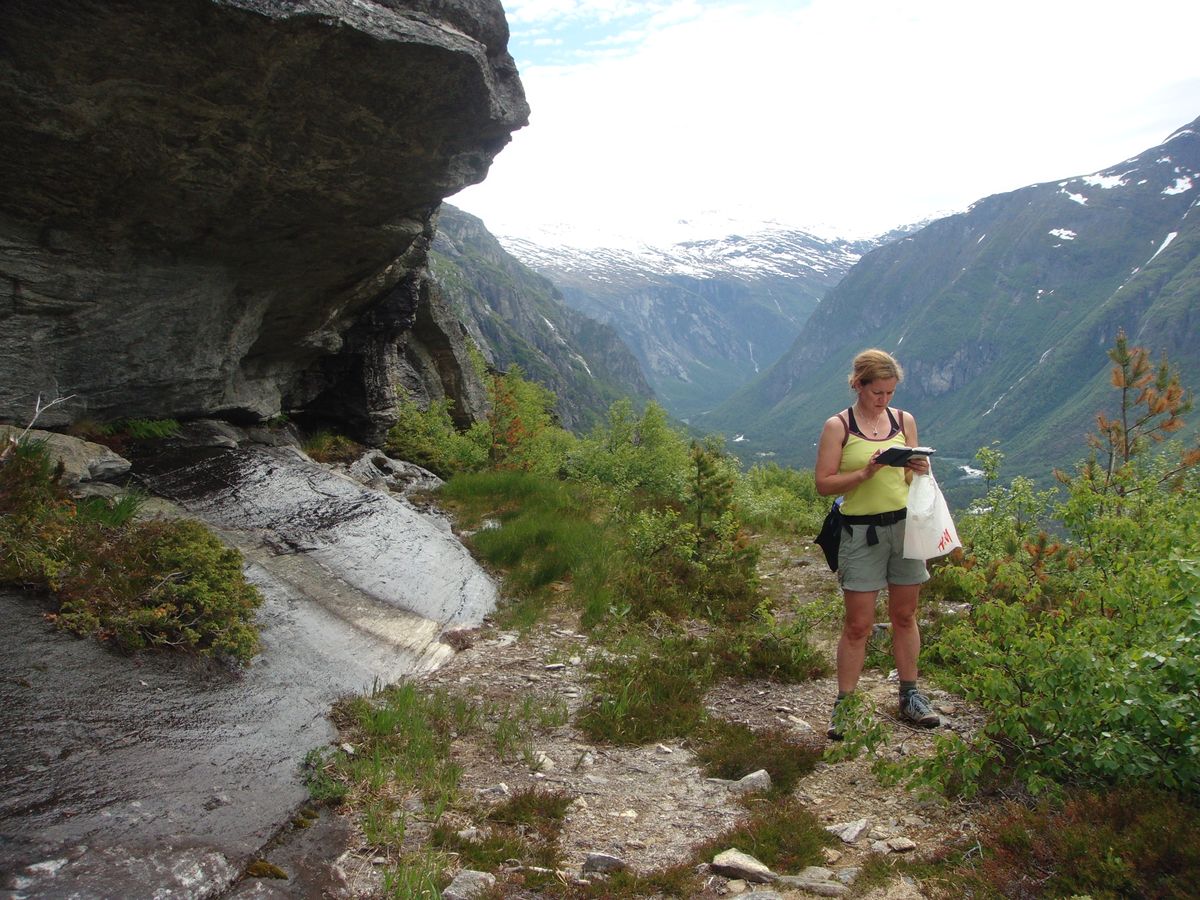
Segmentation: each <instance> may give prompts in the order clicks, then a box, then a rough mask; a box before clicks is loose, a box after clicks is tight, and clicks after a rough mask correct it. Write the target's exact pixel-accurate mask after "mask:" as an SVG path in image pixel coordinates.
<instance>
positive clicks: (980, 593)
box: [902, 337, 1200, 796]
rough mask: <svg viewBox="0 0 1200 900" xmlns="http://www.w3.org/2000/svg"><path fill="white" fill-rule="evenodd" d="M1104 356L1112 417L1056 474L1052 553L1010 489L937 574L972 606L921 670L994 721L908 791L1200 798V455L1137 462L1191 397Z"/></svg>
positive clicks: (1137, 363) (1171, 452) (1136, 362)
mask: <svg viewBox="0 0 1200 900" xmlns="http://www.w3.org/2000/svg"><path fill="white" fill-rule="evenodd" d="M1110 356H1111V357H1112V359H1113V362H1114V370H1113V384H1114V385H1115V386H1116V387H1117V388H1118V389H1119V390H1120V391H1121V402H1120V408H1119V411H1118V415H1117V416H1116V417H1115V418H1114V419H1108V418H1107V417H1105V416H1103V415H1101V416H1100V417H1099V423H1100V426H1101V429H1100V433H1099V434H1098V435H1097V436H1095V437H1094V438H1093V440H1092V442H1091V443H1092V446H1093V448H1094V449H1095V451H1096V452H1095V454H1094V455H1093V456H1092V457H1091V458H1089V459H1087V460H1085V461H1084V462H1083V463H1081V464H1080V465H1079V466H1078V467H1077V469H1076V472H1075V473H1074V474H1071V475H1067V474H1064V473H1059V479H1060V481H1061V482H1062V483H1063V485H1064V486H1065V487H1064V494H1063V496H1062V498H1061V499H1060V501H1059V502H1058V503H1057V505H1056V506H1055V508H1054V512H1055V514H1056V517H1057V519H1058V521H1059V522H1060V529H1061V534H1062V537H1061V538H1057V539H1056V538H1051V537H1050V536H1049V535H1047V534H1046V533H1044V532H1042V533H1038V534H1033V533H1032V532H1033V524H1032V518H1031V517H1029V516H1023V515H1021V514H1020V511H1021V510H1025V511H1026V512H1032V511H1033V510H1035V509H1036V507H1037V505H1038V503H1037V502H1031V501H1033V500H1034V499H1035V498H1034V497H1033V495H1031V494H1030V493H1029V492H1028V491H1027V490H1026V489H1025V488H1024V487H1022V486H1020V485H1014V487H1013V488H1012V489H1011V491H1010V492H1009V493H1008V494H1007V496H1006V497H1002V499H1004V500H1005V501H1006V502H1005V503H997V504H995V505H993V506H992V507H991V508H990V509H987V508H985V509H982V510H980V511H979V512H978V513H976V514H975V515H973V516H968V517H967V524H966V527H965V528H964V532H965V533H966V534H968V535H971V536H973V537H978V540H979V544H978V549H977V548H976V546H975V545H974V544H968V546H967V547H965V548H964V551H965V552H964V553H963V554H961V555H960V556H959V557H957V558H956V559H953V560H951V561H950V562H949V563H947V564H944V565H943V566H942V567H941V568H940V570H939V572H938V576H937V579H935V585H938V584H940V585H941V586H942V587H941V588H940V590H941V591H942V592H943V594H946V593H950V592H951V591H960V590H965V591H968V592H972V593H974V594H975V596H974V598H973V600H974V603H973V606H972V609H971V612H970V614H969V616H967V617H966V618H964V619H963V620H961V621H959V622H957V623H955V624H952V625H950V626H948V627H946V628H945V630H944V632H943V633H942V635H941V637H940V639H939V640H938V642H937V643H936V644H934V645H931V646H930V647H929V652H927V653H926V654H925V659H926V661H927V662H928V663H930V664H932V665H933V666H935V667H937V668H938V669H939V677H940V678H941V680H942V681H943V682H944V683H946V684H947V686H948V687H950V688H952V689H953V690H955V691H956V692H958V693H960V694H961V695H962V696H963V697H965V698H966V699H967V701H968V702H971V703H975V704H978V705H979V706H981V707H982V708H983V709H984V710H985V711H986V713H987V715H988V719H987V722H986V724H985V725H984V727H983V729H982V730H981V731H980V732H979V734H978V735H976V736H975V737H974V738H971V739H970V740H967V739H964V738H961V737H957V736H956V737H948V738H947V737H943V738H939V741H938V747H937V752H936V753H935V755H934V756H933V757H931V758H929V759H927V760H923V761H917V762H916V763H915V764H913V765H910V766H905V767H902V768H903V769H904V770H905V771H906V772H907V773H908V775H910V776H915V780H916V781H917V783H923V784H927V785H935V786H938V787H940V788H942V789H949V790H957V791H960V792H962V793H966V794H972V793H975V792H976V791H978V790H979V789H980V788H981V787H987V786H989V785H994V784H997V783H999V782H1000V781H1002V780H1004V779H1007V778H1015V779H1017V780H1018V781H1020V782H1022V783H1023V784H1024V785H1025V786H1026V787H1027V788H1028V789H1030V790H1031V791H1033V792H1034V793H1039V792H1042V791H1057V790H1059V789H1060V786H1061V785H1063V784H1082V785H1104V784H1119V783H1129V782H1139V783H1146V784H1149V785H1152V786H1159V787H1162V788H1165V789H1169V790H1176V791H1180V792H1183V793H1184V794H1186V795H1189V796H1195V795H1197V794H1200V687H1198V685H1200V654H1198V653H1197V649H1196V648H1197V647H1200V557H1198V556H1197V552H1196V548H1197V547H1200V478H1198V477H1197V474H1196V463H1197V462H1200V449H1192V450H1183V449H1179V448H1175V447H1171V446H1167V447H1166V448H1165V450H1166V452H1164V453H1150V452H1148V451H1149V450H1150V449H1151V447H1153V445H1154V444H1155V438H1156V437H1157V438H1161V437H1163V435H1166V434H1170V433H1172V432H1174V431H1177V430H1178V429H1179V427H1181V423H1182V419H1181V416H1182V413H1183V412H1185V411H1186V410H1187V408H1188V403H1187V399H1186V396H1185V394H1184V393H1183V391H1182V389H1181V388H1179V386H1178V380H1177V378H1176V377H1175V376H1174V373H1173V372H1172V371H1171V370H1170V368H1169V366H1168V365H1167V363H1166V362H1165V361H1164V362H1163V363H1162V365H1161V366H1160V367H1158V369H1157V370H1155V369H1154V368H1153V367H1152V366H1150V364H1149V362H1148V360H1147V357H1146V355H1145V353H1144V351H1141V350H1139V349H1136V348H1135V349H1133V350H1131V349H1129V348H1128V347H1127V346H1126V345H1125V343H1124V339H1123V337H1122V338H1119V339H1118V344H1117V347H1116V348H1115V349H1114V350H1113V351H1112V352H1111V353H1110ZM990 496H997V491H996V490H993V491H992V492H991V493H990ZM976 517H983V518H990V519H993V520H996V521H991V522H981V523H978V524H976V523H973V522H972V521H971V520H972V519H974V518H976ZM946 585H949V586H950V590H949V591H948V590H947V588H946V587H945V586H946Z"/></svg>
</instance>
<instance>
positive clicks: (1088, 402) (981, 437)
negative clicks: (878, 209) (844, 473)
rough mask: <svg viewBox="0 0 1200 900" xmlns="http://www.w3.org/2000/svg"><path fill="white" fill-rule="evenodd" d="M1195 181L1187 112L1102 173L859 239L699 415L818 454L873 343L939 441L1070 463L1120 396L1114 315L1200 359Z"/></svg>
mask: <svg viewBox="0 0 1200 900" xmlns="http://www.w3.org/2000/svg"><path fill="white" fill-rule="evenodd" d="M1198 192H1200V134H1198V133H1197V128H1196V126H1195V125H1193V126H1191V127H1189V128H1185V129H1181V130H1180V131H1179V132H1176V134H1175V135H1172V136H1171V137H1170V138H1168V140H1167V141H1166V142H1165V143H1164V144H1163V145H1160V146H1159V147H1155V148H1152V149H1151V150H1148V151H1147V152H1146V153H1144V154H1142V155H1140V156H1138V157H1136V158H1134V159H1131V160H1126V161H1125V162H1123V163H1121V164H1120V165H1118V166H1115V167H1113V168H1112V169H1109V170H1106V171H1105V172H1103V173H1097V175H1094V176H1085V177H1082V178H1074V179H1068V180H1065V181H1062V182H1057V183H1049V184H1040V185H1033V186H1030V187H1026V188H1022V189H1020V190H1017V191H1013V192H1011V193H1008V194H1000V195H996V196H993V197H988V198H986V199H984V200H981V201H979V202H978V203H976V204H975V205H974V206H973V207H972V208H971V209H970V210H968V211H967V212H965V213H962V214H960V215H955V216H951V217H948V218H945V219H941V220H939V221H937V222H934V223H933V224H931V225H929V226H928V227H926V228H924V229H923V230H921V231H919V232H917V233H916V234H914V235H913V236H911V237H909V238H905V239H903V240H901V241H899V242H897V243H893V244H889V245H886V246H884V247H881V248H879V249H878V250H875V251H874V252H872V253H870V254H868V255H867V256H865V257H863V259H862V260H861V261H860V262H859V263H858V265H856V266H855V267H854V268H853V269H851V270H850V272H849V273H848V274H847V275H846V277H845V278H844V279H843V280H842V282H841V283H840V284H839V285H838V286H837V287H835V288H834V289H833V290H832V291H831V292H830V293H829V294H828V295H827V296H826V298H825V300H824V301H822V303H821V305H820V307H819V308H818V309H817V311H816V312H815V313H814V314H813V315H812V317H811V318H810V319H809V321H808V322H807V323H806V325H805V327H804V329H803V330H802V332H801V334H800V336H799V337H798V338H797V340H796V341H795V343H794V344H793V346H792V347H791V349H790V350H789V351H788V353H786V354H785V355H784V356H783V358H781V359H780V360H779V361H778V362H777V363H776V364H775V365H774V366H772V368H771V369H770V370H769V371H767V372H766V373H764V374H763V376H762V377H760V378H759V379H757V380H756V381H755V382H753V383H752V384H751V385H749V386H748V387H746V388H745V389H743V390H742V391H740V392H739V393H738V394H736V395H735V396H734V397H733V398H732V399H731V400H729V401H728V402H726V403H725V404H722V406H721V407H720V408H719V409H717V410H716V411H714V412H713V413H712V414H710V415H707V416H704V417H702V418H700V419H699V420H698V421H697V422H696V424H697V425H698V426H699V427H700V428H702V429H703V430H708V431H724V432H726V433H727V434H730V435H734V434H743V435H745V440H744V441H741V442H739V443H737V444H736V445H734V446H735V448H736V449H737V451H738V453H739V454H740V455H742V456H743V457H744V458H746V459H751V460H753V459H756V458H760V455H762V454H773V458H774V459H775V460H776V461H778V462H781V463H784V464H791V465H811V464H812V462H813V458H814V456H815V441H816V437H817V435H818V434H819V432H820V428H821V423H822V422H823V421H824V420H825V418H827V417H828V416H829V415H831V414H832V413H833V412H835V411H836V410H837V409H839V408H841V407H844V406H846V405H848V404H849V403H850V401H851V400H852V399H853V398H852V395H851V394H850V392H849V389H848V387H847V385H846V374H847V372H848V370H849V365H850V360H851V359H852V357H853V356H854V354H855V353H856V352H858V351H859V350H861V349H863V348H865V347H870V346H878V347H882V348H884V349H887V350H889V351H890V352H893V353H894V354H895V355H896V356H897V357H898V358H899V359H900V361H901V363H902V364H903V365H904V366H905V369H906V374H907V377H906V379H905V382H904V383H903V384H902V385H901V387H900V390H899V391H898V392H897V399H896V403H897V404H898V405H899V406H901V407H902V408H905V409H909V410H912V411H913V412H914V414H915V415H916V416H917V418H918V421H919V422H920V425H921V437H922V441H923V442H924V443H929V444H932V445H934V446H936V447H938V449H939V452H940V453H941V454H942V455H943V456H944V457H955V458H959V459H970V457H971V456H972V455H973V454H974V452H975V450H976V449H977V448H978V447H980V446H983V445H986V444H989V443H991V442H992V441H999V442H1000V445H1001V447H1002V448H1003V450H1004V451H1005V453H1006V454H1007V456H1008V463H1007V465H1006V472H1008V473H1009V474H1016V473H1018V472H1024V473H1029V474H1037V475H1043V474H1045V473H1047V472H1048V471H1049V469H1050V467H1051V466H1053V465H1063V464H1068V463H1070V462H1072V461H1073V460H1074V459H1076V458H1077V457H1078V456H1079V455H1080V453H1081V448H1082V446H1083V438H1084V435H1085V434H1086V433H1087V432H1088V431H1089V430H1090V429H1091V427H1092V423H1093V421H1094V416H1095V413H1096V411H1098V410H1099V409H1102V408H1105V407H1109V406H1111V403H1112V399H1111V390H1110V389H1109V388H1108V370H1109V363H1108V360H1107V357H1106V356H1105V350H1106V348H1108V347H1110V346H1111V345H1112V343H1113V340H1114V338H1115V336H1116V334H1117V332H1118V330H1119V329H1124V331H1125V332H1126V333H1127V334H1128V336H1129V339H1130V341H1131V343H1134V344H1138V345H1142V346H1146V347H1147V348H1148V349H1150V350H1151V352H1152V353H1153V354H1154V355H1156V356H1157V355H1158V354H1159V353H1162V352H1166V353H1168V354H1169V355H1170V358H1171V359H1172V360H1173V361H1174V362H1175V363H1176V364H1177V365H1178V366H1179V368H1180V370H1181V371H1182V372H1183V373H1184V375H1185V380H1186V379H1187V375H1188V373H1189V372H1200V261H1198V260H1200V213H1198V212H1196V210H1195V206H1196V202H1197V196H1196V195H1197V193H1198ZM1189 213H1190V215H1189ZM1192 383H1193V384H1195V379H1192Z"/></svg>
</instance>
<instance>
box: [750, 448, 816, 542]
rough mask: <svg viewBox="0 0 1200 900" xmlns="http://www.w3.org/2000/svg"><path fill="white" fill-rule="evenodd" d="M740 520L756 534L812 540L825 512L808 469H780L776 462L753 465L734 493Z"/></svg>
mask: <svg viewBox="0 0 1200 900" xmlns="http://www.w3.org/2000/svg"><path fill="white" fill-rule="evenodd" d="M734 499H735V502H736V504H737V509H738V514H739V516H740V518H741V520H742V521H743V522H744V523H745V524H746V525H747V526H748V527H750V528H753V529H754V530H755V531H758V532H759V533H772V534H784V535H799V536H806V537H809V538H811V537H813V536H815V535H816V534H817V532H818V531H820V530H821V523H822V522H823V521H824V519H825V513H826V512H827V511H828V509H829V501H828V499H827V498H825V497H822V496H820V495H819V494H818V493H817V487H816V481H815V479H814V478H813V473H812V471H811V470H807V469H806V470H803V471H799V470H797V469H784V468H782V467H780V466H779V465H778V464H776V463H768V464H767V465H765V466H761V465H759V466H753V467H752V468H751V469H749V470H748V471H747V472H744V473H743V474H742V475H741V477H740V478H739V479H738V481H737V487H736V489H735V492H734Z"/></svg>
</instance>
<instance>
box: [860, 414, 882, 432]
mask: <svg viewBox="0 0 1200 900" xmlns="http://www.w3.org/2000/svg"><path fill="white" fill-rule="evenodd" d="M858 420H859V424H860V425H862V426H863V428H866V427H867V425H866V423H865V422H863V414H862V413H861V411H860V415H859V416H858ZM882 421H883V416H876V417H875V424H873V425H871V426H870V428H871V437H879V423H880V422H882Z"/></svg>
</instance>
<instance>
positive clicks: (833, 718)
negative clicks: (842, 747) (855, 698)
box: [825, 699, 842, 741]
mask: <svg viewBox="0 0 1200 900" xmlns="http://www.w3.org/2000/svg"><path fill="white" fill-rule="evenodd" d="M841 705H842V701H841V699H838V700H835V701H834V703H833V711H832V712H831V713H830V714H829V728H828V729H827V730H826V731H825V736H826V737H827V738H829V739H830V740H831V741H840V740H841V739H842V724H841V720H840V718H839V717H838V707H839V706H841Z"/></svg>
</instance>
